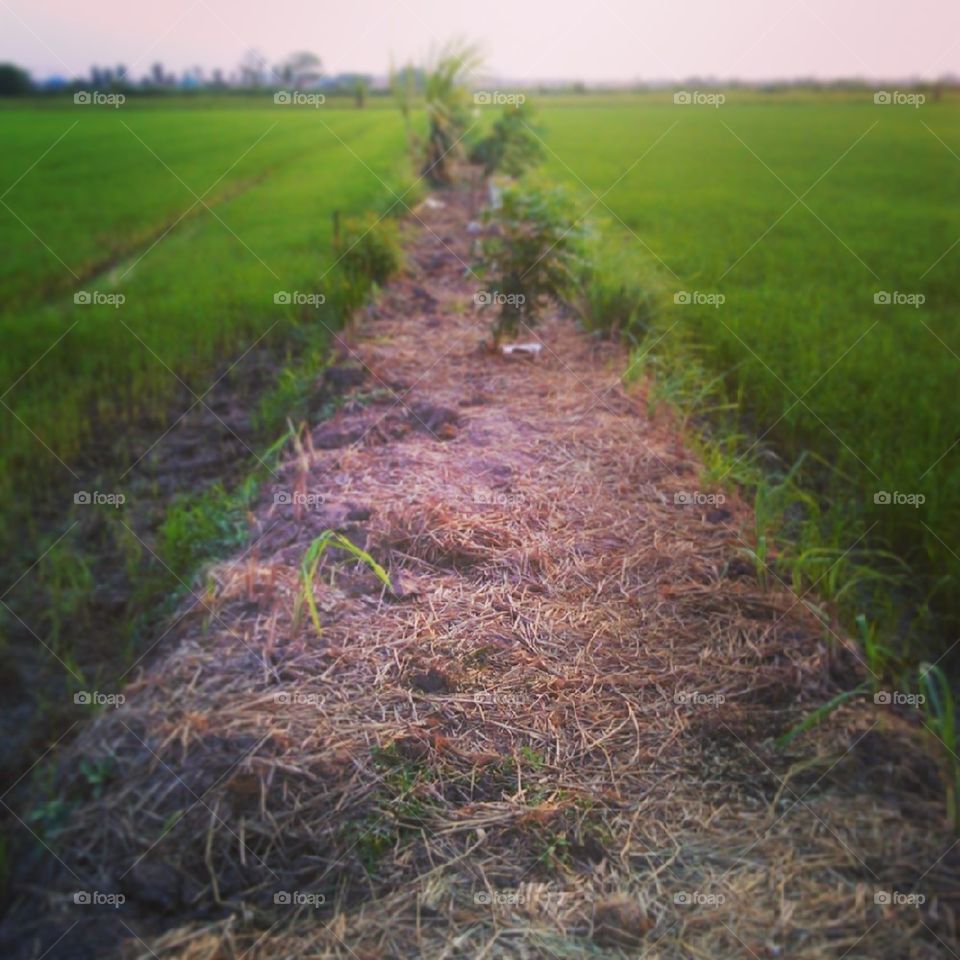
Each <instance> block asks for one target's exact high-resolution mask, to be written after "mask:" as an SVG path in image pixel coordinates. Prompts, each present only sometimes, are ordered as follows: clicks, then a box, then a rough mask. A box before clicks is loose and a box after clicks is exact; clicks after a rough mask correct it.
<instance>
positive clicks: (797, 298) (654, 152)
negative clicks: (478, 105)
mask: <svg viewBox="0 0 960 960" xmlns="http://www.w3.org/2000/svg"><path fill="white" fill-rule="evenodd" d="M748 101H749V102H748ZM540 109H541V113H542V115H543V119H544V125H545V127H546V128H547V130H548V136H547V141H548V144H549V148H550V149H549V151H548V159H547V161H546V163H545V165H544V168H545V172H546V174H547V175H549V176H553V177H556V179H557V180H558V181H560V182H564V183H567V184H569V185H570V187H571V189H573V190H575V191H577V192H578V195H580V196H582V199H583V203H584V207H585V208H586V207H587V206H590V205H591V204H593V205H595V206H596V207H597V208H598V209H600V210H605V211H606V212H608V213H609V215H610V220H609V223H608V224H607V225H606V227H605V231H604V232H605V234H606V235H607V239H608V241H609V243H611V245H613V246H615V247H618V248H620V249H621V250H622V251H624V256H625V257H629V258H631V259H632V260H633V262H634V263H635V264H636V269H637V272H643V273H647V272H650V271H652V272H654V273H655V274H657V275H658V277H659V284H658V286H659V287H660V288H662V289H664V290H665V291H667V293H668V295H667V296H665V297H663V298H661V299H659V300H658V307H659V309H658V311H657V312H656V313H655V314H654V316H653V318H652V321H651V323H652V336H651V337H650V338H649V339H650V341H654V340H656V339H657V338H660V342H659V344H658V346H657V348H656V349H657V351H658V352H659V353H660V354H661V356H663V355H667V359H666V360H665V361H664V363H665V364H666V363H667V362H669V356H668V355H670V354H675V355H676V356H675V359H676V362H677V365H679V366H682V364H683V363H684V362H686V360H687V359H688V358H689V356H690V347H691V346H693V347H695V349H696V355H697V356H698V357H699V359H700V360H701V362H702V364H703V366H704V368H705V369H704V377H703V379H704V381H710V380H713V379H714V378H715V377H720V378H721V380H720V385H721V387H722V388H723V393H724V397H723V400H724V401H726V402H737V403H739V404H740V411H739V412H740V414H741V416H742V418H743V422H741V423H740V424H739V425H737V426H736V427H735V430H736V431H737V432H745V433H752V434H753V435H754V436H758V437H759V436H763V438H764V443H765V444H767V445H768V446H769V447H770V449H773V450H775V451H776V452H777V453H778V454H779V455H780V456H781V457H783V458H784V459H786V460H788V461H790V462H793V461H794V460H795V459H796V458H797V457H799V456H800V455H801V454H803V453H804V452H805V451H809V452H810V454H811V458H812V456H813V454H814V453H815V454H817V455H819V457H820V458H821V459H820V460H819V461H817V462H813V461H812V460H811V462H809V463H808V464H807V466H806V467H805V470H804V473H805V476H804V480H803V482H804V486H806V487H807V488H808V489H811V490H815V491H816V495H817V499H818V500H819V501H820V504H821V509H820V510H819V513H818V523H819V524H820V525H821V527H822V536H821V542H820V546H823V547H825V548H837V549H839V550H840V551H841V552H842V551H843V550H845V549H847V548H848V547H850V546H852V545H854V544H858V538H860V537H861V536H862V534H863V533H864V532H868V536H867V538H866V539H865V541H864V542H863V543H862V544H858V546H857V552H858V557H857V560H858V563H859V564H860V566H872V565H874V563H877V562H878V563H880V565H881V567H882V569H883V570H884V571H885V573H888V574H891V575H898V574H899V573H901V572H902V571H903V569H904V567H903V566H902V565H904V564H905V565H906V566H907V567H909V569H910V576H909V577H908V578H905V581H906V582H898V584H897V588H896V590H894V591H886V592H887V594H888V595H887V597H886V598H884V585H883V584H882V583H875V584H870V583H864V582H863V581H862V580H861V581H860V582H859V583H857V584H854V585H853V586H851V587H850V588H849V589H848V591H847V595H848V597H849V598H850V599H851V601H852V600H854V599H855V600H856V601H857V602H856V603H855V604H854V606H855V607H856V608H860V609H862V608H863V607H864V603H863V602H862V600H861V597H862V595H863V594H864V593H867V594H869V599H870V602H871V604H874V603H875V604H877V607H878V609H875V608H874V607H872V606H871V608H870V614H871V616H875V617H876V616H880V615H883V616H884V617H885V620H884V623H883V626H882V629H883V630H884V631H885V632H886V633H888V634H891V635H893V634H896V635H897V640H896V641H895V646H896V647H897V651H898V654H902V655H904V656H907V655H909V658H910V660H911V662H912V663H913V664H914V666H915V665H916V663H917V662H919V660H921V659H923V658H925V657H928V656H930V654H931V653H933V652H936V653H937V654H939V653H942V652H944V651H945V650H947V649H948V648H949V647H950V645H951V644H952V643H953V641H954V640H955V639H956V636H957V627H958V625H960V590H958V589H957V583H958V581H960V557H958V555H957V551H956V549H955V545H954V544H953V542H952V540H951V537H950V536H949V533H950V532H952V531H954V530H957V529H960V471H958V470H957V469H956V450H957V448H956V447H955V446H954V443H955V440H956V424H957V422H958V420H960V393H958V392H957V391H956V390H954V389H953V386H952V385H953V384H954V383H955V380H956V355H957V354H958V352H960V325H958V322H957V316H956V311H955V310H953V309H952V305H953V304H955V303H956V301H957V287H958V280H957V277H958V274H957V271H956V269H955V267H956V263H957V260H956V257H957V250H956V248H955V247H954V248H952V250H951V245H952V244H953V243H954V241H955V239H956V237H957V235H958V233H960V208H957V207H956V205H954V204H951V202H950V197H951V186H950V185H951V184H952V183H953V182H954V179H955V175H956V172H957V171H956V161H955V159H954V158H953V157H952V156H951V155H950V152H949V151H947V150H942V152H936V151H933V152H931V151H930V150H929V149H928V147H929V140H930V136H931V131H934V132H935V133H936V136H937V137H939V138H940V140H941V141H942V142H943V143H948V144H955V143H957V142H958V141H960V110H958V109H957V104H956V102H952V103H951V102H948V101H944V102H943V103H941V104H938V105H937V108H936V114H935V116H933V117H932V118H928V120H927V122H926V126H924V125H923V124H918V123H916V122H915V120H914V119H911V118H910V117H908V116H905V115H902V114H901V115H897V116H891V117H889V118H886V119H884V122H883V123H881V124H879V125H876V126H874V119H875V117H874V116H873V115H872V107H871V105H870V104H869V103H867V102H863V101H862V100H861V98H860V97H859V95H854V94H850V95H845V96H842V97H829V96H819V95H815V94H811V93H804V94H802V95H798V96H797V97H795V98H793V99H792V100H791V102H790V103H787V102H786V101H784V100H782V99H781V100H778V99H777V98H776V97H774V96H759V97H756V98H750V97H746V96H743V97H741V96H740V95H739V94H731V96H730V98H729V99H728V102H727V103H726V104H725V107H724V111H723V117H722V118H720V117H719V116H717V115H716V113H714V115H712V116H708V115H707V113H706V112H703V113H700V114H698V115H696V116H692V115H689V114H684V116H683V117H679V116H677V117H676V118H673V117H671V116H670V111H669V110H665V104H664V103H663V101H662V99H661V98H659V97H657V96H656V95H649V96H624V97H617V98H614V97H607V98H598V99H594V100H591V101H589V102H585V103H583V104H582V105H578V104H577V103H576V101H575V100H573V99H572V98H564V99H563V100H562V101H561V100H550V99H546V100H541V101H540ZM674 119H676V120H677V121H679V122H677V123H673V120H674ZM868 129H869V130H870V133H869V135H867V136H864V138H863V139H862V140H860V139H858V138H860V137H861V135H862V134H863V133H864V131H866V130H868ZM854 143H856V144H857V146H856V148H855V149H851V150H850V152H849V153H848V154H844V151H845V150H847V149H848V148H850V147H851V144H854ZM652 145H655V148H654V147H653V146H652ZM647 151H649V152H647ZM841 154H844V162H843V163H842V164H839V165H837V166H836V167H834V168H832V169H831V172H830V175H829V176H826V177H823V178H822V179H820V180H818V179H817V178H818V177H819V176H820V174H821V173H822V172H823V171H824V170H826V169H827V168H828V167H829V166H830V164H831V163H832V162H833V161H834V160H835V159H836V157H837V156H840V155H841ZM641 155H642V156H643V159H642V162H637V158H638V157H640V156H641ZM813 184H816V189H815V190H812V192H811V194H810V196H809V197H807V198H806V199H807V201H808V202H809V209H807V208H805V207H804V205H802V204H800V205H797V206H796V207H793V208H791V209H789V210H788V209H787V207H788V205H789V200H790V193H789V192H788V190H791V191H795V192H796V194H797V195H801V194H802V193H803V190H804V189H806V188H807V187H809V186H811V185H813ZM878 224H886V225H888V226H890V225H893V229H894V232H893V233H890V232H889V231H888V232H884V231H881V230H878V228H877V225H878ZM827 227H829V229H827ZM894 235H895V236H896V237H898V238H899V239H900V240H901V241H902V242H897V243H894V242H892V241H891V236H894ZM841 237H842V243H841V242H840V241H839V240H838V238H841ZM946 250H951V252H950V253H949V254H947V255H944V251H946ZM884 291H886V292H887V294H888V295H887V296H883V293H884ZM892 291H900V292H901V294H904V293H905V294H908V296H906V297H904V296H901V297H900V300H901V301H902V302H900V303H898V302H897V300H896V297H894V296H893V294H892ZM703 294H711V295H722V296H723V297H724V298H725V301H724V302H719V300H718V297H717V296H713V297H708V298H705V297H703ZM921 299H922V302H921ZM659 385H661V386H662V385H663V384H662V381H661V384H659ZM948 451H950V452H948ZM895 491H900V493H901V494H909V495H911V496H912V497H913V500H912V502H910V503H899V504H898V503H897V502H896V500H894V499H893V494H894V492H895ZM884 493H886V494H888V495H890V496H884ZM920 497H922V498H924V499H923V500H922V502H920V503H918V502H917V500H918V498H920ZM805 536H807V537H808V540H807V542H806V544H805V546H809V547H812V546H814V545H815V543H814V538H813V536H812V532H811V533H809V534H805ZM861 548H863V549H861ZM867 550H869V551H879V553H871V554H868V553H867V552H866V551H867ZM883 554H886V555H887V556H883ZM890 555H893V556H896V557H897V558H898V560H899V562H898V563H896V564H893V568H892V570H891V564H890V562H889V556H890ZM858 563H849V562H844V563H842V564H841V565H840V569H839V570H838V571H837V575H838V577H840V578H841V579H842V578H845V577H853V578H855V579H857V578H861V577H862V574H863V571H862V569H860V567H859V566H858ZM840 588H841V584H840V583H839V582H837V583H835V584H834V585H833V589H834V590H836V591H839V589H840ZM933 659H935V657H933ZM947 670H948V673H951V674H955V673H956V670H957V666H956V661H954V662H953V663H951V664H950V665H949V666H948V667H947Z"/></svg>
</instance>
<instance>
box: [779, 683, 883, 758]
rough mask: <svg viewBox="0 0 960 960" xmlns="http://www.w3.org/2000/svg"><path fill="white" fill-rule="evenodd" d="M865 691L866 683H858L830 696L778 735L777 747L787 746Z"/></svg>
mask: <svg viewBox="0 0 960 960" xmlns="http://www.w3.org/2000/svg"><path fill="white" fill-rule="evenodd" d="M866 692H867V685H866V684H860V686H858V687H854V689H853V690H844V691H843V692H842V693H838V694H837V695H836V696H835V697H831V698H830V699H829V700H828V701H827V702H826V703H824V704H821V705H820V706H819V707H817V708H816V710H811V711H810V713H808V714H807V715H806V716H805V717H804V718H803V719H802V720H801V721H800V722H799V723H798V724H796V725H795V726H793V727H791V728H790V729H789V730H788V731H787V732H786V733H784V734H782V735H781V736H779V737H778V738H777V740H776V745H777V748H778V749H780V750H782V749H783V748H784V747H786V746H788V745H789V744H790V742H791V741H792V740H793V739H794V738H795V737H798V736H800V734H801V733H806V731H807V730H812V729H813V728H814V727H817V726H819V725H820V724H821V723H823V722H824V720H826V719H827V718H828V717H829V716H830V714H832V713H833V712H834V710H836V709H837V708H839V707H842V706H843V705H844V704H845V703H846V702H847V701H848V700H852V699H853V698H854V697H859V696H860V695H861V694H864V693H866Z"/></svg>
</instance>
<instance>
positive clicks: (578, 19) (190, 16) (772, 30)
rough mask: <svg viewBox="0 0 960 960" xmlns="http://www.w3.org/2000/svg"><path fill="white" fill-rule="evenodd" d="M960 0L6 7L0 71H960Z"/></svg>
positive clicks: (545, 74) (649, 75)
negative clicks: (456, 48)
mask: <svg viewBox="0 0 960 960" xmlns="http://www.w3.org/2000/svg"><path fill="white" fill-rule="evenodd" d="M958 27H960V2H958V0H913V2H909V3H908V2H905V0H793V2H791V0H779V2H778V0H732V2H726V3H721V2H718V0H673V2H671V0H656V2H648V0H590V2H583V0H580V2H572V0H556V2H550V0H486V2H480V0H477V2H467V0H337V2H331V0H282V2H279V3H253V2H250V0H166V2H146V0H0V61H3V60H12V61H14V62H16V63H19V64H22V65H24V66H26V67H28V68H29V69H30V70H31V71H33V72H34V73H35V74H36V75H38V76H45V75H48V74H60V75H66V76H76V75H82V74H86V73H87V72H88V71H89V68H90V66H91V64H94V63H96V64H98V65H104V66H106V65H114V64H117V63H123V64H126V65H127V67H128V70H129V72H130V75H131V76H133V77H139V76H140V75H141V74H142V73H144V72H146V70H147V69H148V68H149V66H150V64H151V63H153V62H154V61H156V60H160V61H162V62H163V63H164V65H165V66H166V67H167V69H168V70H170V69H173V70H176V71H177V72H178V73H179V72H181V71H182V70H184V69H185V68H188V67H192V66H194V65H201V66H203V67H204V68H205V69H207V70H209V69H211V68H213V67H220V68H222V69H224V70H225V71H226V72H230V71H231V70H233V69H234V68H235V67H236V65H237V63H238V61H239V60H240V58H241V56H242V55H243V53H244V51H245V50H247V49H249V48H251V47H254V48H257V49H258V50H260V51H262V53H263V54H264V55H265V56H266V57H267V59H268V61H269V62H270V63H271V64H272V63H276V62H278V61H279V60H280V59H282V58H283V57H284V56H285V55H286V54H288V53H290V52H292V51H294V50H301V49H307V50H312V51H314V52H316V53H317V54H319V55H320V56H321V57H322V59H323V62H324V66H325V69H326V71H327V72H330V73H336V72H339V71H342V70H351V69H353V70H362V71H366V72H370V73H377V74H382V73H385V72H386V70H387V67H388V65H389V62H390V58H391V55H392V56H393V58H394V59H395V60H396V61H397V62H403V61H406V60H407V59H410V58H413V59H415V60H420V59H422V58H423V56H424V55H425V54H427V53H428V52H429V51H430V48H431V44H434V45H435V44H437V43H439V42H442V41H444V40H446V39H448V38H449V37H451V36H455V35H456V36H464V37H468V38H470V39H472V40H476V41H478V42H479V43H480V44H481V45H482V47H483V49H484V52H485V54H486V62H487V65H488V69H489V72H490V73H491V74H493V75H497V76H507V77H512V78H530V79H539V78H569V79H584V80H633V79H638V78H640V79H656V78H677V79H679V78H683V77H688V76H692V75H699V76H711V75H712V76H717V77H733V76H737V77H743V78H747V79H760V78H771V77H796V76H809V75H815V76H821V77H836V76H864V77H874V78H893V79H896V78H902V77H908V76H914V75H917V76H923V77H935V76H940V75H942V74H944V73H951V72H952V73H958V74H960V29H958Z"/></svg>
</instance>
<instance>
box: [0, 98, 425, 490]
mask: <svg viewBox="0 0 960 960" xmlns="http://www.w3.org/2000/svg"><path fill="white" fill-rule="evenodd" d="M264 99H265V101H266V102H265V103H263V104H260V103H258V104H256V105H252V104H250V103H244V104H231V103H224V102H222V101H217V100H211V101H209V102H208V103H207V104H206V105H205V106H204V105H200V106H198V105H197V104H196V103H190V104H182V105H180V104H178V103H177V102H175V101H174V102H169V101H168V102H167V103H165V104H163V105H162V106H156V105H154V104H151V103H149V102H147V103H145V104H143V105H137V104H129V103H128V104H126V105H124V106H123V107H121V108H116V109H114V108H110V107H93V106H89V105H87V106H84V105H60V106H58V107H51V106H49V105H44V106H41V107H39V108H33V109H26V108H12V107H11V108H4V109H3V110H2V116H0V138H2V144H3V149H2V150H0V184H2V185H3V186H2V190H3V193H2V201H3V202H2V205H0V244H2V247H3V249H4V251H5V256H4V257H3V258H2V259H0V338H2V341H3V344H4V348H3V351H2V353H0V395H2V409H0V450H2V453H0V488H2V489H4V491H5V492H6V493H8V494H9V493H11V492H13V491H15V490H16V487H17V485H18V484H22V483H23V481H24V478H25V477H28V476H29V477H32V483H34V484H36V483H38V482H39V483H41V484H42V483H44V482H45V481H47V480H56V479H58V478H59V479H60V480H63V479H64V478H65V479H67V480H69V479H70V473H71V472H72V470H73V465H74V463H75V462H76V460H77V458H78V457H81V456H82V453H83V449H84V445H85V444H86V443H87V441H88V440H89V438H90V437H91V435H92V434H93V433H94V432H97V431H103V430H104V429H109V428H110V426H111V425H113V424H117V423H126V424H129V423H138V422H141V421H142V420H143V419H144V418H154V419H157V420H159V421H160V422H162V421H163V418H164V417H165V416H166V415H167V414H168V410H167V406H168V403H169V399H170V397H171V396H172V395H173V393H174V392H176V391H177V390H180V389H182V386H183V384H186V386H187V387H188V388H189V389H190V390H192V391H195V392H196V393H199V394H202V392H203V391H204V390H205V389H206V388H207V387H208V386H209V385H210V382H211V380H212V379H213V377H212V372H213V371H214V370H222V369H223V368H224V367H226V366H228V365H229V364H230V363H231V362H233V361H234V360H236V359H237V358H239V357H240V356H241V355H242V354H243V353H244V351H245V350H247V349H249V348H250V347H251V346H253V345H255V344H257V343H259V342H261V338H262V339H263V340H265V341H266V340H269V339H270V338H277V337H278V336H280V335H282V334H283V333H284V332H289V330H290V328H291V327H293V326H296V325H298V324H299V325H304V324H306V325H310V326H312V327H316V328H320V327H321V324H322V323H332V322H334V314H335V306H336V304H335V301H336V271H335V270H334V269H333V268H334V265H335V261H336V259H337V258H336V256H335V255H334V252H333V249H332V238H333V214H334V211H338V212H340V213H343V214H344V215H347V214H351V213H358V212H360V211H363V210H368V209H385V208H386V207H387V205H388V204H389V203H390V202H391V201H392V199H393V198H394V193H393V191H396V193H398V194H402V192H403V190H404V189H405V188H406V186H408V185H409V183H410V175H409V162H408V160H407V156H406V150H405V138H404V132H403V125H402V122H401V119H400V117H399V114H398V113H397V112H396V111H394V110H389V111H388V110H385V109H376V108H368V109H364V110H348V109H337V108H332V107H328V106H325V107H323V108H316V109H314V108H310V107H297V106H287V105H274V104H273V102H272V99H270V98H264ZM407 199H408V200H409V199H410V197H409V195H408V196H407ZM8 503H9V501H8Z"/></svg>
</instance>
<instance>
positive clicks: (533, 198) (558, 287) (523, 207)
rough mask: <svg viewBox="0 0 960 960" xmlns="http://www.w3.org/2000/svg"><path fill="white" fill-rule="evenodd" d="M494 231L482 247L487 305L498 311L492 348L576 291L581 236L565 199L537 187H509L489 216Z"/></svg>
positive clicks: (563, 196) (563, 193) (556, 190)
mask: <svg viewBox="0 0 960 960" xmlns="http://www.w3.org/2000/svg"><path fill="white" fill-rule="evenodd" d="M487 220H488V221H489V222H490V223H491V226H492V232H491V235H490V236H488V237H487V238H486V239H485V240H484V242H483V246H482V255H483V260H482V263H481V265H480V270H481V275H482V276H483V277H484V278H485V279H486V280H488V281H489V285H490V289H489V290H488V291H487V298H486V304H485V306H496V307H498V308H499V316H498V318H497V321H496V323H495V325H494V328H493V339H494V345H495V346H496V345H497V344H498V343H499V342H500V340H501V338H502V337H503V336H504V334H507V335H510V336H513V335H515V334H516V332H517V330H518V329H519V327H520V325H521V324H523V325H525V326H534V325H535V324H536V323H537V322H538V321H539V319H540V315H541V313H542V311H543V308H544V307H545V306H546V305H547V304H548V303H549V302H550V301H551V300H557V299H560V298H563V297H565V296H567V295H568V294H569V293H570V292H571V291H572V290H573V289H574V287H575V282H576V276H577V272H578V264H579V253H580V248H579V241H580V237H581V234H580V232H579V230H578V228H577V224H576V222H575V218H574V216H573V214H572V211H571V205H570V201H569V198H568V196H567V194H566V193H565V192H564V191H562V190H560V189H556V188H554V189H548V188H544V187H538V186H524V187H522V188H521V187H519V186H517V187H510V188H508V189H506V190H504V191H503V196H502V202H501V204H500V206H499V207H498V208H496V209H493V210H490V211H488V212H487Z"/></svg>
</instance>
